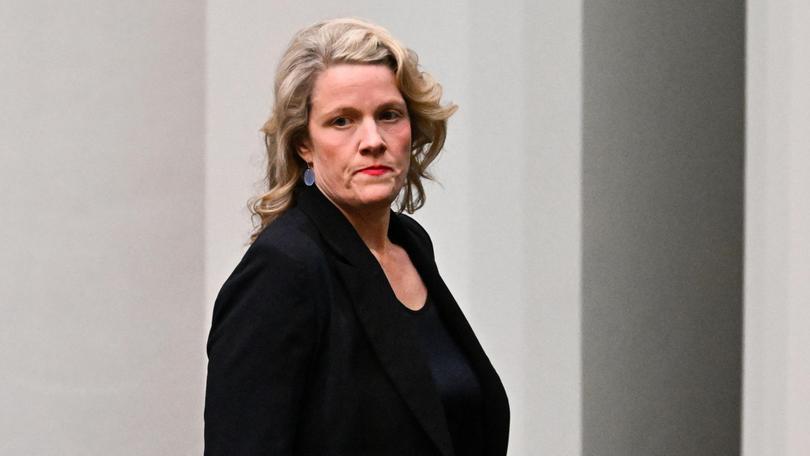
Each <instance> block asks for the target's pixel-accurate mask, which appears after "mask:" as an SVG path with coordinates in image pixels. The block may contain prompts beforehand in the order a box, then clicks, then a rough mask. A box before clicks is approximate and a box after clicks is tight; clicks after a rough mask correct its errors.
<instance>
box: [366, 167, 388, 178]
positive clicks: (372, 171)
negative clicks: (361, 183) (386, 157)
mask: <svg viewBox="0 0 810 456" xmlns="http://www.w3.org/2000/svg"><path fill="white" fill-rule="evenodd" d="M389 171H391V168H389V167H387V166H369V167H368V168H363V169H361V170H360V171H359V172H361V173H363V174H368V175H370V176H381V175H383V174H385V173H387V172H389Z"/></svg>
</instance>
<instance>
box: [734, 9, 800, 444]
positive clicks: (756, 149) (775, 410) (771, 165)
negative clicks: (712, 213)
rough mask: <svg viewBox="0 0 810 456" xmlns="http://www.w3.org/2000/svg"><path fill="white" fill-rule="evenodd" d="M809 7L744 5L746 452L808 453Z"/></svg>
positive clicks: (744, 418) (744, 429)
mask: <svg viewBox="0 0 810 456" xmlns="http://www.w3.org/2000/svg"><path fill="white" fill-rule="evenodd" d="M808 23H810V4H808V3H807V2H805V1H791V0H773V1H769V2H759V1H749V2H748V44H747V50H748V65H747V78H748V88H747V105H748V106H747V114H748V118H747V122H746V141H747V149H748V154H747V163H746V207H745V210H746V236H745V237H746V245H745V248H746V260H745V268H746V273H745V360H744V366H745V369H744V372H745V377H744V381H743V385H744V390H743V391H744V403H743V454H745V455H746V456H760V455H767V456H799V455H806V454H808V453H809V452H810V407H808V404H810V351H808V347H810V330H808V328H810V306H808V304H810V180H808V176H810V128H808V126H810V30H808V28H807V24H808Z"/></svg>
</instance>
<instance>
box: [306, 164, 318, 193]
mask: <svg viewBox="0 0 810 456" xmlns="http://www.w3.org/2000/svg"><path fill="white" fill-rule="evenodd" d="M304 184H305V185H306V186H307V187H312V185H313V184H315V171H313V170H312V168H310V167H309V163H307V169H305V170H304Z"/></svg>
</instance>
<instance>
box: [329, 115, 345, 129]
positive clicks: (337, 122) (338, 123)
mask: <svg viewBox="0 0 810 456" xmlns="http://www.w3.org/2000/svg"><path fill="white" fill-rule="evenodd" d="M329 124H330V125H332V126H334V127H345V126H348V125H349V118H348V117H335V118H334V119H332V121H331V122H330V123H329Z"/></svg>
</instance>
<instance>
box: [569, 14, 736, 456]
mask: <svg viewBox="0 0 810 456" xmlns="http://www.w3.org/2000/svg"><path fill="white" fill-rule="evenodd" d="M583 15H584V22H583V36H584V38H583V40H584V48H583V53H584V61H583V62H584V67H583V78H584V94H583V97H584V105H583V110H584V115H583V258H582V261H583V263H582V264H583V266H582V267H583V270H582V274H583V316H582V325H583V326H582V328H583V329H582V330H583V355H582V356H583V449H584V452H583V453H584V454H585V455H600V456H603V455H621V456H633V455H649V454H662V455H663V454H666V455H690V456H695V455H707V456H708V455H712V456H713V455H718V454H735V453H737V452H738V451H739V438H740V434H739V432H740V418H739V415H740V378H741V372H740V364H741V324H742V253H743V252H742V215H743V134H744V131H743V117H744V115H743V113H744V96H743V95H744V70H745V69H744V42H745V40H744V38H745V27H744V17H745V16H744V2H742V1H728V0H725V1H715V2H703V1H681V2H666V1H655V2H649V1H625V2H609V1H590V0H586V1H585V2H584V12H583Z"/></svg>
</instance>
